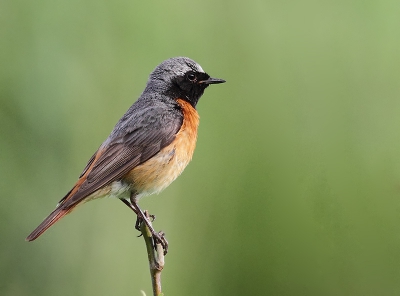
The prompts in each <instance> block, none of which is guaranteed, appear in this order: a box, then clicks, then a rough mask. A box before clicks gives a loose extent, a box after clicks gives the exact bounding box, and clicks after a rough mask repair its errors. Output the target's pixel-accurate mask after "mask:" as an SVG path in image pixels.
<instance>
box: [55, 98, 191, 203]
mask: <svg viewBox="0 0 400 296" xmlns="http://www.w3.org/2000/svg"><path fill="white" fill-rule="evenodd" d="M138 105H140V104H138ZM141 105H142V106H137V107H138V108H137V110H135V109H136V108H135V104H134V105H132V107H131V108H130V109H129V110H128V111H127V113H126V114H125V115H124V116H123V117H122V118H121V120H120V121H119V122H118V124H117V125H116V126H115V128H114V130H113V132H112V133H111V135H110V137H109V138H108V139H107V140H106V141H105V142H104V143H103V144H102V145H101V146H100V148H99V149H98V151H97V152H96V153H95V154H94V155H93V156H92V157H91V158H90V160H89V162H88V164H87V165H86V167H85V169H84V170H83V172H82V174H81V176H80V179H79V180H78V182H77V184H76V186H75V187H78V188H73V189H72V190H71V191H70V192H69V194H67V195H66V196H65V197H64V198H63V199H62V200H61V201H60V203H62V206H63V207H64V208H68V207H72V206H74V205H75V204H77V203H79V202H81V201H82V200H83V199H84V198H85V197H87V196H89V195H90V194H92V193H94V192H95V191H96V190H98V189H100V188H102V187H103V186H106V185H108V184H111V183H112V182H113V181H116V180H118V179H121V178H122V177H123V176H124V175H126V174H127V173H128V172H129V171H131V170H132V169H133V168H135V167H136V166H138V165H140V164H142V163H143V162H145V161H146V160H148V159H149V158H151V157H152V156H154V155H155V154H156V153H158V152H159V151H160V150H161V149H162V148H164V147H166V146H168V145H169V144H171V142H172V141H173V140H174V139H175V135H176V134H177V133H178V131H179V129H180V128H181V125H182V122H183V115H182V112H181V111H180V110H178V109H177V108H176V106H170V108H166V107H165V104H164V105H162V106H152V105H150V106H148V107H147V108H143V104H141ZM139 107H140V108H139ZM130 114H133V115H130Z"/></svg>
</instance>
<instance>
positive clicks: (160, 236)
mask: <svg viewBox="0 0 400 296" xmlns="http://www.w3.org/2000/svg"><path fill="white" fill-rule="evenodd" d="M121 201H122V202H123V203H124V204H125V205H126V206H127V207H128V208H130V209H131V210H132V211H134V212H135V214H136V215H137V220H136V224H135V228H136V229H137V230H139V231H140V224H141V223H142V222H144V223H146V226H147V227H148V228H149V230H150V232H151V235H152V236H153V240H154V247H155V246H156V244H157V243H159V244H161V245H162V247H163V249H164V255H166V254H167V252H168V241H167V240H166V238H165V233H164V232H162V231H160V232H158V233H157V232H156V231H155V230H154V228H153V226H152V225H151V224H150V222H149V220H148V218H147V217H146V216H145V214H144V213H143V211H142V210H141V209H140V207H139V205H138V204H137V202H136V199H135V195H134V194H131V197H130V201H131V202H129V201H127V200H126V199H121ZM150 217H151V218H153V220H154V219H155V216H153V215H151V216H150Z"/></svg>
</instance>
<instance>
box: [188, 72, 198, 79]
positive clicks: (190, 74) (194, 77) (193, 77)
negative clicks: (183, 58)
mask: <svg viewBox="0 0 400 296" xmlns="http://www.w3.org/2000/svg"><path fill="white" fill-rule="evenodd" d="M187 78H188V79H189V80H190V81H195V80H196V75H195V74H194V73H193V72H190V73H188V74H187Z"/></svg>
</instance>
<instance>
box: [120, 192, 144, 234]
mask: <svg viewBox="0 0 400 296" xmlns="http://www.w3.org/2000/svg"><path fill="white" fill-rule="evenodd" d="M120 201H122V202H123V203H124V204H125V205H126V206H127V207H128V208H130V209H131V210H132V211H134V212H135V214H136V217H137V218H136V223H135V229H136V230H138V231H140V223H142V218H141V217H140V214H139V212H138V210H137V209H136V208H135V207H133V206H132V205H131V203H130V202H129V201H127V200H126V199H124V198H121V199H120ZM140 236H141V234H140V235H139V237H140Z"/></svg>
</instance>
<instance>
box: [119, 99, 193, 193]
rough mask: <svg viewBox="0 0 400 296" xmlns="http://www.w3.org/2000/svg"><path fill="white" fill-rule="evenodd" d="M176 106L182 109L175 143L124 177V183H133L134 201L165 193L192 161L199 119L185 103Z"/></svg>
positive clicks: (180, 101)
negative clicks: (162, 191) (127, 181)
mask: <svg viewBox="0 0 400 296" xmlns="http://www.w3.org/2000/svg"><path fill="white" fill-rule="evenodd" d="M177 102H178V104H179V105H180V106H181V108H182V112H183V123H182V126H181V129H180V130H179V132H178V133H177V134H176V137H175V140H174V141H173V142H172V143H171V144H170V145H168V146H167V147H164V148H163V149H161V150H160V152H158V153H157V154H156V155H154V156H153V157H152V158H151V159H149V160H148V161H146V162H145V163H143V164H141V165H139V166H137V167H136V168H134V169H133V170H132V171H131V172H130V173H129V174H128V175H127V176H126V179H128V180H129V181H130V182H132V183H133V189H134V190H135V191H136V192H137V194H138V195H137V198H138V199H139V198H141V197H143V196H146V195H150V194H153V193H158V192H160V191H161V190H163V189H165V188H166V187H167V186H168V185H169V184H171V183H172V181H174V180H175V179H176V178H177V177H178V176H179V175H180V174H181V173H182V172H183V170H184V169H185V167H186V166H187V165H188V163H189V162H190V160H191V159H192V156H193V152H194V149H195V147H196V140H197V128H198V126H199V115H198V113H197V111H196V109H194V108H193V107H192V106H191V105H190V104H189V103H187V102H186V101H184V100H181V99H178V100H177Z"/></svg>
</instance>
